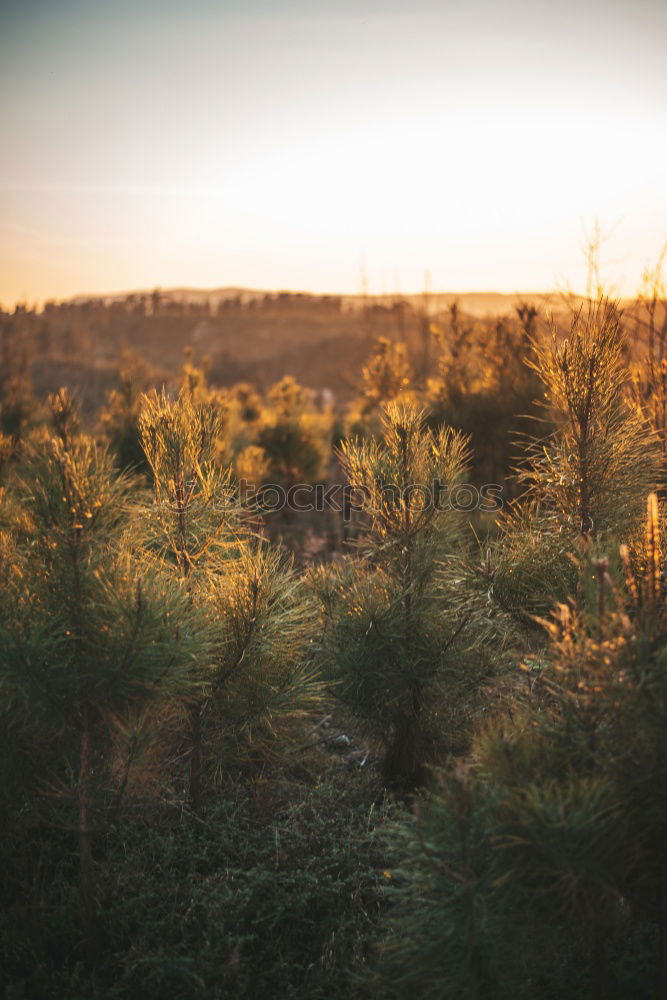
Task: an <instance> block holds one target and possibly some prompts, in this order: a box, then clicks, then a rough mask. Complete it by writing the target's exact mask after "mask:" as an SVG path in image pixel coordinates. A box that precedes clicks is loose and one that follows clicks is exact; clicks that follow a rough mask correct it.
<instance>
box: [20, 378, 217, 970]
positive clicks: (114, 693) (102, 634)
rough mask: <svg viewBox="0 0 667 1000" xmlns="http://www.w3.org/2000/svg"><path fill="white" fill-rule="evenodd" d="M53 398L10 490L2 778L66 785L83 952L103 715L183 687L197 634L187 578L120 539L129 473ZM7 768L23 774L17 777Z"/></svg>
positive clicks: (91, 901)
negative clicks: (46, 426) (17, 514)
mask: <svg viewBox="0 0 667 1000" xmlns="http://www.w3.org/2000/svg"><path fill="white" fill-rule="evenodd" d="M52 407H53V410H54V417H55V419H56V422H57V425H58V426H59V427H60V430H61V433H60V434H59V435H56V436H54V437H51V438H47V440H46V441H45V442H44V443H43V444H42V445H41V446H36V447H34V448H32V449H31V450H30V452H29V453H28V454H27V455H26V458H25V460H24V462H23V464H22V467H21V470H20V478H19V479H18V480H17V481H16V482H14V483H13V484H12V487H11V496H12V497H13V501H14V502H15V503H16V504H17V505H19V506H20V508H21V512H22V516H21V518H17V520H16V524H17V528H16V530H14V531H13V532H11V533H10V532H7V533H5V534H4V537H3V541H2V546H1V552H0V587H1V589H2V601H1V602H0V690H1V691H2V713H3V716H4V721H5V722H7V723H8V731H9V727H11V732H12V733H13V734H14V735H13V736H12V739H11V740H7V741H6V747H5V749H6V751H7V759H8V761H9V762H10V763H11V766H7V767H6V769H5V772H4V777H5V778H6V779H7V780H9V781H10V782H12V783H13V784H14V790H15V794H17V795H18V796H19V798H20V797H21V796H22V795H25V796H26V801H30V799H31V797H33V798H34V797H35V796H38V793H39V790H40V786H41V785H43V787H45V788H46V787H48V786H51V787H52V788H56V789H60V791H61V792H62V793H63V795H64V797H65V799H66V801H69V799H68V788H69V789H70V790H71V793H72V796H73V798H74V800H75V804H76V813H77V817H76V819H75V820H74V828H75V829H76V830H77V834H78V856H79V872H80V892H81V907H82V916H83V924H84V933H85V937H86V940H87V944H88V946H89V948H90V949H91V951H92V950H94V944H95V925H96V909H97V905H98V904H97V900H96V892H95V876H94V861H93V837H94V830H95V829H96V828H97V827H98V826H99V823H100V822H101V818H102V817H103V805H104V802H105V801H106V796H105V792H106V791H108V789H109V785H110V775H109V773H108V770H107V756H106V754H107V751H108V748H109V744H110V737H109V720H110V718H111V717H112V716H114V715H116V716H123V715H124V714H125V713H127V712H130V711H135V710H136V709H137V708H139V707H140V706H142V705H145V704H146V703H147V702H149V701H154V700H155V699H159V698H164V697H166V696H172V695H174V694H179V695H180V694H183V693H184V692H185V691H187V690H189V688H190V684H191V676H192V668H193V664H194V663H196V662H197V660H198V658H199V657H200V656H201V655H202V654H203V653H204V652H205V647H206V643H207V637H206V631H205V628H204V627H203V626H202V625H201V623H198V622H197V621H196V620H195V618H194V612H193V609H192V607H191V605H190V603H189V601H188V600H187V594H186V591H185V588H184V587H182V586H180V585H179V584H178V582H175V581H173V580H169V579H168V578H167V577H166V576H165V574H164V573H161V572H160V571H159V567H158V566H156V565H155V564H154V563H150V562H147V561H142V562H141V563H138V562H137V561H136V560H135V559H134V558H133V557H132V556H131V554H130V553H129V551H128V548H127V547H126V546H125V545H123V544H122V533H123V530H124V528H125V527H126V526H127V509H128V501H129V493H128V483H127V481H126V480H125V479H124V478H123V477H122V476H121V475H119V474H118V473H117V471H116V469H115V468H114V466H113V463H112V460H111V459H110V457H109V454H108V452H107V451H105V450H104V449H103V448H101V447H99V446H98V445H97V444H95V442H94V441H93V440H92V439H90V438H89V437H86V436H83V435H80V434H73V433H71V432H70V429H71V421H70V422H69V426H70V429H68V423H67V421H64V416H65V415H66V414H71V406H70V405H69V400H68V397H67V396H66V394H65V393H63V392H62V391H61V393H59V394H58V396H57V397H55V398H54V399H53V400H52ZM4 731H5V727H4V726H3V732H4ZM22 732H24V733H28V734H29V738H30V741H31V744H32V745H27V744H26V742H25V741H22V738H21V733H22ZM15 741H16V742H15ZM38 751H40V752H39V753H38ZM17 770H19V771H22V772H25V773H20V775H19V781H18V786H17V774H16V771H17ZM12 772H14V773H12ZM22 789H23V790H22ZM14 801H15V800H14ZM41 801H42V807H43V808H44V809H46V802H47V797H44V796H42V800H41ZM66 815H67V810H66ZM66 822H67V823H68V824H71V823H72V818H71V817H70V818H69V819H68V820H67V821H66Z"/></svg>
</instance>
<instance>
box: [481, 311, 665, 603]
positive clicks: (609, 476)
mask: <svg viewBox="0 0 667 1000" xmlns="http://www.w3.org/2000/svg"><path fill="white" fill-rule="evenodd" d="M530 365H531V367H532V368H533V369H534V371H535V372H536V373H537V375H538V376H539V378H540V380H541V382H542V384H543V386H544V397H545V400H544V402H545V406H546V407H547V410H548V414H549V417H550V419H551V420H553V423H554V430H553V432H552V433H550V434H549V436H548V437H547V438H546V439H539V438H536V439H534V440H533V441H532V443H531V444H530V446H529V449H528V454H527V460H526V462H525V464H524V466H523V468H522V469H521V471H520V473H519V481H520V482H521V483H522V484H523V485H524V487H525V492H524V495H523V496H522V497H521V498H520V500H519V501H518V502H516V503H515V504H514V505H513V506H512V508H511V509H510V511H509V512H508V514H507V516H506V518H505V519H504V523H503V533H502V541H501V545H500V547H499V555H498V565H497V568H496V573H495V580H494V588H493V589H494V593H495V595H496V597H498V598H499V600H500V601H501V603H503V604H504V606H506V607H508V608H510V609H512V610H524V611H528V612H534V611H538V612H540V613H545V612H547V611H548V610H549V609H550V607H551V606H552V605H553V603H554V602H555V601H556V600H561V601H562V600H565V598H566V597H567V595H568V594H569V593H571V592H572V590H573V587H574V586H575V584H576V572H575V570H574V563H573V560H575V561H576V558H577V557H578V556H579V555H580V553H581V548H582V544H583V545H584V546H585V545H587V544H589V543H595V544H597V543H598V542H602V541H603V540H605V539H606V538H609V537H611V538H616V539H618V540H621V539H634V538H635V537H636V535H637V533H638V532H640V531H641V521H642V511H643V506H644V503H645V498H646V495H647V494H648V492H649V491H650V490H652V489H653V488H654V487H655V485H656V482H657V481H658V478H659V475H660V466H659V457H660V455H659V448H658V444H657V441H656V439H655V436H654V435H653V434H652V432H651V430H650V428H649V427H648V425H647V424H646V423H645V421H644V420H643V419H642V418H641V417H640V416H639V415H638V414H637V412H636V411H635V410H633V408H632V407H631V406H630V405H629V404H628V403H627V400H626V394H625V389H626V383H627V379H628V372H627V369H626V368H625V366H624V359H623V338H622V328H621V321H620V314H619V312H618V309H617V308H616V306H615V305H613V304H612V303H610V302H608V301H607V300H604V299H601V300H599V301H597V302H595V303H591V304H589V306H588V307H587V308H586V309H583V308H582V310H580V311H579V312H577V313H575V314H574V316H573V318H572V323H571V328H570V332H569V336H568V337H566V338H564V339H561V338H560V337H559V336H558V334H557V331H556V330H555V329H554V331H553V332H552V337H551V340H550V341H549V342H547V343H538V342H535V343H534V353H533V357H532V359H531V360H530Z"/></svg>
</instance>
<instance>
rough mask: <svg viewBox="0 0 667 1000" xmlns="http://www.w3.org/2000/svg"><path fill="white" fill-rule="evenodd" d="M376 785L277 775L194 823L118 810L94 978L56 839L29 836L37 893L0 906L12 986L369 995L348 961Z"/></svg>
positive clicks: (334, 997)
mask: <svg viewBox="0 0 667 1000" xmlns="http://www.w3.org/2000/svg"><path fill="white" fill-rule="evenodd" d="M312 781H315V784H314V785H313V784H312ZM376 793H377V789H376V788H375V786H374V785H373V783H372V782H371V783H369V781H368V780H366V779H365V777H364V775H363V773H356V774H355V773H351V772H349V773H342V772H341V771H339V770H337V769H334V770H333V771H332V772H331V773H327V772H326V771H325V772H324V773H323V774H321V775H320V774H317V773H315V774H314V775H313V778H312V779H311V778H308V779H307V780H306V781H304V780H303V779H301V780H299V781H298V782H295V781H293V780H291V781H286V780H281V779H280V778H279V777H278V776H276V775H273V776H272V778H271V780H270V781H267V782H262V783H260V784H258V785H255V786H254V787H253V786H249V785H247V784H246V785H228V786H226V787H225V789H224V790H223V792H222V794H221V793H217V794H216V797H215V800H214V801H210V802H208V803H207V808H206V812H205V821H204V822H202V820H199V821H195V820H193V819H192V818H190V817H188V816H187V815H185V816H184V815H183V813H182V812H181V810H180V809H179V808H169V807H167V806H164V805H162V806H160V807H159V808H154V809H152V810H148V811H147V812H145V813H144V812H141V813H137V815H136V816H135V817H134V818H127V819H126V820H125V822H124V824H123V827H122V830H113V829H112V830H110V831H109V834H108V836H107V838H106V840H107V848H106V852H105V856H104V863H103V865H101V866H100V868H101V871H100V893H101V896H102V898H103V899H104V912H105V923H104V933H105V950H104V956H103V960H102V961H100V963H99V964H98V967H97V969H96V970H95V974H94V978H93V977H92V976H91V975H90V974H89V973H87V972H86V971H85V970H84V969H83V968H82V966H81V964H80V963H78V962H77V957H76V950H75V945H76V939H77V928H76V926H72V922H71V916H70V915H71V911H72V906H73V904H74V905H75V900H73V894H72V888H71V879H72V873H71V871H69V870H68V868H67V867H66V866H65V865H63V863H62V844H61V841H62V837H63V835H57V836H54V837H53V838H52V840H51V842H50V843H49V841H48V840H46V839H45V838H43V839H42V841H41V842H40V841H39V840H37V839H36V838H35V837H34V835H33V842H32V843H31V845H30V847H28V845H27V844H26V845H23V850H24V852H27V851H28V850H30V851H31V852H32V856H33V857H32V860H33V863H34V859H36V858H37V857H39V860H40V864H39V872H38V875H37V878H38V881H39V893H38V894H37V895H36V896H35V898H34V900H32V901H31V903H30V905H28V906H26V905H25V903H24V902H23V901H22V900H20V898H16V899H14V900H12V902H11V905H10V906H9V907H8V908H5V909H4V910H3V914H2V917H0V948H1V949H2V950H1V951H0V956H1V957H0V961H2V964H3V969H4V972H5V975H6V976H7V977H8V979H9V981H10V982H11V983H13V988H14V995H19V996H20V995H23V996H40V997H43V998H44V1000H50V998H53V1000H56V998H60V997H63V996H67V997H71V998H72V1000H83V998H84V997H91V996H96V995H104V996H106V997H115V998H118V1000H121V998H128V1000H129V998H133V997H136V996H137V993H140V994H141V995H142V996H143V997H146V998H147V1000H158V998H159V1000H161V998H163V997H164V996H165V994H168V995H169V996H170V997H179V998H182V1000H200V998H201V1000H204V998H208V997H227V996H234V997H238V998H239V1000H242V998H248V1000H250V998H254V997H272V996H290V997H294V998H303V1000H306V998H307V1000H311V998H316V1000H317V998H321V1000H338V998H339V1000H347V998H348V997H350V996H355V997H359V998H360V1000H362V998H364V997H366V996H369V995H371V994H369V993H367V991H366V989H365V987H364V985H363V984H362V983H361V982H360V979H359V972H360V970H362V969H363V967H364V965H365V962H366V958H367V952H368V950H369V946H370V939H371V937H372V933H373V928H374V926H375V923H376V922H377V918H378V915H379V913H380V912H381V910H382V908H383V898H382V884H383V883H384V882H386V878H385V876H384V875H383V874H382V870H381V869H382V862H383V851H382V848H381V846H380V844H379V842H378V841H377V838H376V836H375V831H376V829H377V828H378V827H380V826H381V825H382V824H383V823H384V822H385V821H386V819H387V817H388V816H389V815H391V814H392V813H395V812H396V810H395V809H394V808H392V807H390V806H389V804H387V803H384V802H381V803H379V804H375V803H374V801H373V800H374V797H375V795H376ZM15 852H16V847H15ZM3 877H5V878H6V874H5V876H3Z"/></svg>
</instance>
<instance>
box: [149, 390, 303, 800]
mask: <svg viewBox="0 0 667 1000" xmlns="http://www.w3.org/2000/svg"><path fill="white" fill-rule="evenodd" d="M220 420H221V416H220V413H219V410H218V409H217V408H216V407H215V406H214V405H211V404H208V403H196V402H195V401H194V399H193V395H192V394H191V393H190V392H188V391H187V390H186V389H182V390H181V392H180V393H179V396H178V397H177V399H175V400H172V399H170V398H169V397H168V396H166V395H165V394H164V393H163V394H162V395H160V396H158V395H157V394H152V395H150V396H147V397H145V400H144V407H143V410H142V413H141V416H140V428H141V434H142V442H143V447H144V450H145V452H146V457H147V460H148V462H149V465H150V467H151V470H152V473H153V484H154V503H153V504H152V506H151V507H149V508H148V509H146V510H145V511H144V512H143V518H142V520H143V522H144V532H145V544H146V545H148V546H149V547H150V548H151V549H153V550H155V551H156V552H157V554H158V557H159V558H160V559H161V561H162V562H163V563H165V564H166V565H168V566H169V567H170V571H171V572H172V573H173V575H174V576H175V578H177V579H179V580H180V581H182V583H183V586H184V587H185V588H186V589H187V591H188V593H189V594H190V599H191V601H192V603H193V604H194V605H195V606H196V607H197V608H199V609H200V610H201V611H202V612H203V613H205V614H206V615H207V618H208V620H209V622H210V626H211V630H212V634H213V636H214V639H215V649H214V652H213V655H212V656H211V658H210V659H209V661H208V663H207V664H206V665H205V667H204V669H203V670H200V671H199V672H198V674H197V677H196V680H197V683H198V686H197V688H196V693H195V695H194V696H190V698H189V707H188V715H189V737H188V743H189V748H188V759H189V799H190V802H191V804H192V805H193V806H194V807H198V805H199V803H200V800H201V793H202V783H203V780H204V776H205V771H206V772H208V773H212V774H214V775H215V774H218V775H219V774H221V773H222V772H224V770H225V765H226V764H228V763H229V760H230V758H231V759H232V761H233V763H234V764H235V765H238V764H239V759H238V754H236V753H235V748H238V747H240V746H241V745H243V746H244V747H246V748H247V747H248V746H249V744H250V742H251V741H252V736H253V735H255V736H256V735H257V734H258V733H259V732H261V733H262V734H263V735H266V733H267V732H268V731H270V730H271V728H272V725H273V724H275V723H276V722H277V720H278V719H285V717H286V716H293V715H294V714H295V713H296V714H298V713H299V712H300V711H301V710H302V709H303V708H304V707H305V706H306V705H308V704H310V703H311V702H312V700H313V699H316V698H317V692H318V682H317V680H316V678H315V676H314V674H313V673H312V671H311V670H310V668H309V666H308V664H309V663H310V660H311V659H312V656H311V653H310V649H309V646H310V641H309V640H310V638H311V630H312V628H313V625H314V619H313V610H312V603H311V600H310V598H309V597H308V595H307V594H306V593H305V590H304V588H303V587H301V586H300V585H298V583H297V581H296V579H295V576H294V573H293V570H292V568H291V567H290V566H289V565H288V564H287V563H286V562H285V561H283V560H281V559H279V558H278V557H277V556H276V555H275V554H274V553H273V552H271V550H270V549H268V547H267V544H266V542H264V541H263V540H262V539H260V538H259V537H257V536H256V535H255V534H254V533H253V531H252V525H251V524H250V523H249V522H248V519H247V517H246V514H245V511H244V509H243V506H242V503H241V501H240V499H239V497H238V491H237V490H236V487H235V485H234V481H233V478H232V475H231V472H230V471H229V470H224V469H222V468H221V467H220V465H219V464H218V463H217V461H216V460H215V450H216V442H217V440H218V435H219V430H220ZM306 639H308V642H307V641H306Z"/></svg>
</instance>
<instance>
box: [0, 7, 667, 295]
mask: <svg viewBox="0 0 667 1000" xmlns="http://www.w3.org/2000/svg"><path fill="white" fill-rule="evenodd" d="M665 38H667V2H665V0H635V2H633V3H631V2H629V0H625V2H622V3H621V2H597V3H593V2H588V3H585V2H584V3H582V2H574V0H561V2H558V0H556V2H546V0H532V2H522V0H509V2H508V0H505V2H503V0H495V2H480V0H466V2H463V0H443V2H440V3H428V2H425V0H417V2H413V3H395V2H382V3H380V2H379V0H357V2H352V0H339V2H336V3H333V2H326V3H325V2H322V0H310V2H297V3H287V2H284V0H274V2H268V0H265V2H260V0H243V2H241V0H238V2H217V3H215V2H213V0H190V2H189V3H186V2H185V0H183V2H180V3H176V2H166V0H42V2H38V0H0V84H1V91H0V93H1V94H2V97H1V101H2V107H1V115H2V133H1V135H2V141H1V142H0V302H2V303H3V304H5V305H9V304H12V303H13V302H14V301H15V300H17V299H20V298H23V297H24V296H26V297H27V298H28V300H29V301H33V300H43V299H44V298H47V297H59V296H66V295H70V294H74V293H77V292H91V293H93V292H103V291H113V290H126V289H127V290H129V289H132V288H151V287H153V286H158V285H159V286H163V287H167V286H172V285H197V286H204V287H211V286H220V285H247V286H254V287H261V288H302V289H308V290H315V291H318V290H320V291H357V290H358V289H359V281H360V268H361V262H362V260H363V261H364V266H365V270H366V273H367V275H368V283H369V288H370V291H371V292H380V291H392V290H401V291H404V292H405V291H411V290H418V289H420V288H421V287H422V284H423V275H424V272H425V271H426V270H428V271H430V274H431V284H432V286H433V288H436V289H442V290H458V291H466V290H472V289H493V290H500V291H514V290H518V289H521V290H538V289H545V288H548V287H551V286H553V285H554V284H555V283H557V282H560V283H565V282H569V283H570V284H571V285H573V286H574V287H575V288H580V287H582V285H583V283H584V280H585V267H584V263H583V257H582V253H581V244H582V241H583V227H584V226H588V227H589V228H590V227H591V226H592V224H593V220H594V218H595V217H596V216H598V217H599V218H600V220H601V222H602V224H603V227H605V226H606V227H607V228H609V229H612V228H613V235H612V236H611V237H610V239H609V241H608V242H607V243H606V244H605V245H604V247H603V253H602V258H603V263H604V265H605V266H604V271H605V274H606V275H607V277H608V278H609V279H610V281H612V282H613V283H614V284H615V285H616V288H617V290H618V291H619V292H621V293H626V292H630V291H632V290H634V288H635V287H636V285H637V283H638V281H639V278H640V275H641V271H642V269H643V268H644V266H645V265H646V264H647V263H651V262H653V261H654V260H655V259H656V258H657V256H658V253H659V251H660V248H661V246H662V244H663V243H664V241H665V240H666V239H667V196H666V186H665V179H666V175H667V60H666V59H665V55H664V51H665V50H664V46H665Z"/></svg>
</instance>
